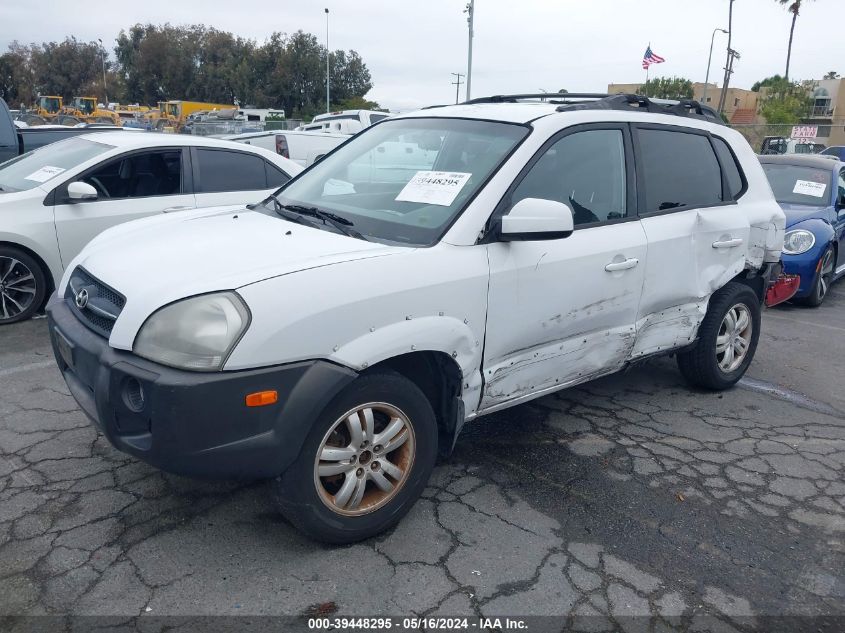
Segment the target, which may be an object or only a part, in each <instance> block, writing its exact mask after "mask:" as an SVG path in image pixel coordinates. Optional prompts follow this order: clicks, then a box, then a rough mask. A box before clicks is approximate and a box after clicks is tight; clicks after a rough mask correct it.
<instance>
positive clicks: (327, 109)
mask: <svg viewBox="0 0 845 633" xmlns="http://www.w3.org/2000/svg"><path fill="white" fill-rule="evenodd" d="M329 57H331V52H330V51H329V9H328V7H327V8H326V114H328V113H329V112H331V105H330V104H331V100H330V99H329Z"/></svg>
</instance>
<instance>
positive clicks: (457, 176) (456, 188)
mask: <svg viewBox="0 0 845 633" xmlns="http://www.w3.org/2000/svg"><path fill="white" fill-rule="evenodd" d="M470 176H472V174H467V173H465V172H452V171H418V172H417V173H416V174H414V177H413V178H411V180H410V181H409V182H408V184H407V185H405V187H404V188H403V189H402V191H400V192H399V195H398V196H396V201H397V202H421V203H423V204H436V205H440V206H443V207H448V206H450V205H451V204H452V203H453V202H454V201H455V198H457V197H458V194H459V193H460V192H461V189H463V188H464V185H465V184H466V183H467V180H469V178H470Z"/></svg>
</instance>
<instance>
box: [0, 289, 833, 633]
mask: <svg viewBox="0 0 845 633" xmlns="http://www.w3.org/2000/svg"><path fill="white" fill-rule="evenodd" d="M46 330H47V324H46V321H44V320H43V319H42V320H35V321H31V322H27V323H22V324H17V325H14V326H8V327H5V328H2V330H0V617H2V616H24V615H30V616H33V615H50V614H52V615H67V614H74V615H98V616H116V617H118V618H119V621H120V622H122V623H125V624H128V625H134V626H136V627H138V630H149V627H148V628H147V629H143V628H142V627H143V623H144V621H145V618H152V617H154V616H207V615H228V616H234V615H250V616H257V615H303V614H306V615H307V614H320V615H328V616H335V615H364V616H375V615H392V616H404V615H412V614H424V615H437V614H444V615H451V616H455V615H472V616H482V615H483V616H497V615H502V616H508V615H510V616H518V615H549V616H557V617H555V618H553V619H549V620H545V621H544V623H545V624H544V626H545V627H546V628H548V630H561V629H563V628H564V627H567V628H574V629H585V630H591V631H598V630H619V629H624V630H634V629H636V630H649V627H652V628H651V630H663V629H685V630H721V631H731V630H753V629H755V628H757V629H760V628H764V629H770V628H774V627H771V626H769V625H767V624H766V623H769V624H771V622H773V621H774V620H771V618H773V617H775V618H776V617H783V616H806V617H813V616H839V617H845V574H843V569H845V541H843V539H845V390H843V389H842V377H843V375H845V355H843V353H842V352H843V349H845V348H844V347H843V344H842V340H843V337H845V284H841V285H840V287H838V288H837V287H835V288H834V289H833V293H832V294H831V295H830V297H829V298H828V300H827V302H826V303H825V305H823V306H822V307H821V308H820V309H816V310H813V309H802V308H798V307H792V306H786V307H783V308H777V309H774V310H769V311H767V312H766V313H765V314H764V327H763V334H762V336H761V340H760V347H759V349H758V352H757V357H756V360H755V362H754V364H753V365H752V367H751V369H750V371H749V374H748V380H746V381H744V383H743V384H742V386H740V387H738V388H735V389H732V390H730V391H727V392H724V393H718V394H717V393H708V392H702V391H695V390H691V389H690V388H688V387H687V386H686V385H685V384H684V383H683V382H682V380H681V378H680V375H679V374H678V372H677V371H676V370H675V366H674V362H673V361H671V360H670V359H656V360H652V361H648V362H646V363H644V364H641V365H638V366H635V367H633V368H632V369H630V370H629V371H627V372H625V373H623V374H620V375H617V376H611V377H608V378H605V379H602V380H599V381H597V382H593V383H590V384H588V385H585V386H584V387H582V388H577V389H573V390H568V391H563V392H560V393H558V394H556V395H553V396H550V397H545V398H542V399H540V400H537V401H534V402H533V403H530V404H527V405H523V406H519V407H516V408H513V409H510V410H507V411H504V412H501V413H498V414H494V415H491V416H489V417H486V418H483V419H480V420H478V421H476V422H473V423H470V424H468V425H467V427H466V428H465V431H464V433H463V434H462V435H461V437H460V439H459V441H458V444H457V448H456V451H455V453H454V454H453V455H452V456H451V457H450V458H449V459H448V460H445V461H442V462H441V464H440V465H439V466H438V467H437V469H436V470H435V473H434V476H433V478H432V481H431V483H430V486H429V487H428V488H427V489H426V491H425V494H424V498H423V499H421V500H420V501H419V502H418V503H417V504H416V506H415V507H414V508H413V510H412V511H411V513H410V514H409V515H408V516H407V517H406V518H405V519H404V520H403V521H402V523H401V524H400V525H399V526H398V527H396V528H395V529H394V530H392V531H391V532H389V533H387V534H385V535H382V536H380V537H378V538H374V539H371V540H369V541H366V542H363V543H359V544H356V545H352V546H345V547H329V546H324V545H320V544H316V543H314V542H312V541H310V540H309V539H308V538H307V537H305V536H303V535H302V534H300V533H298V532H297V531H296V530H294V529H293V528H292V527H291V526H290V525H289V524H287V523H286V522H285V520H284V519H283V518H281V517H280V515H279V514H278V513H277V511H276V509H275V507H274V504H273V500H272V495H271V493H270V489H269V486H268V485H267V484H266V483H264V482H255V483H249V484H243V483H240V484H239V483H220V482H216V483H209V482H204V481H196V480H190V479H184V478H180V477H176V476H171V475H166V474H163V473H161V472H159V471H157V470H155V469H154V468H152V467H150V466H147V465H145V464H143V463H141V462H138V461H136V460H134V459H132V458H130V457H127V456H126V455H123V454H122V453H120V452H118V451H116V450H115V449H113V448H112V447H111V446H110V445H109V444H108V443H107V442H106V441H105V439H104V438H103V437H102V436H98V435H97V433H96V432H95V430H94V428H93V427H92V426H91V424H89V422H88V421H87V419H86V418H85V416H84V415H83V414H82V413H81V412H80V411H79V410H78V408H77V406H76V404H75V403H74V401H73V399H72V398H71V397H70V396H69V395H68V391H67V389H66V387H65V385H64V383H63V381H62V379H61V376H60V375H59V372H58V370H57V369H56V368H55V365H54V363H53V360H52V355H51V352H50V348H49V342H48V337H47V331H46ZM644 615H645V616H650V618H649V619H646V618H639V619H638V618H630V617H628V616H644ZM3 622H5V623H6V624H7V625H8V626H9V627H10V628H13V627H14V626H15V625H16V622H17V623H20V622H21V621H20V620H16V619H15V618H8V617H7V618H6V619H5V620H0V629H2V628H3ZM704 622H706V623H708V624H707V625H706V626H704V625H703V624H702V623H704ZM840 622H841V620H840ZM637 627H639V628H637ZM840 630H841V629H840Z"/></svg>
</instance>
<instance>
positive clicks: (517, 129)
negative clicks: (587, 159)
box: [267, 118, 528, 246]
mask: <svg viewBox="0 0 845 633" xmlns="http://www.w3.org/2000/svg"><path fill="white" fill-rule="evenodd" d="M527 134H528V128H527V127H524V126H522V125H515V124H510V123H496V122H490V121H472V120H463V119H446V118H431V119H394V120H388V121H384V122H382V123H380V124H379V125H377V126H375V127H373V128H370V129H368V130H367V131H365V132H363V133H361V134H360V135H359V136H356V137H354V138H353V139H351V140H350V141H348V142H347V143H346V144H344V145H343V146H341V147H340V148H339V149H338V150H337V151H335V152H334V153H332V154H330V155H329V156H327V157H326V158H324V159H323V160H321V161H320V162H318V163H316V164H314V165H313V166H312V167H311V168H310V169H308V170H307V171H306V172H304V173H303V174H302V175H301V176H300V177H299V178H298V179H297V180H295V181H293V182H291V183H290V185H288V186H287V187H285V188H284V189H282V190H281V191H280V192H279V194H278V200H279V202H281V203H282V204H284V205H296V206H300V207H316V208H318V209H319V210H321V211H327V212H330V213H332V214H335V215H336V216H340V217H341V218H342V219H344V220H346V221H348V222H350V223H351V224H350V226H354V228H355V231H357V232H358V233H360V234H361V235H363V236H364V237H365V238H366V239H374V240H376V241H383V242H388V243H394V244H407V245H414V246H429V245H431V244H434V243H435V242H437V240H439V239H440V237H441V236H442V235H443V233H444V232H445V230H446V229H447V228H448V227H449V226H450V224H451V222H452V220H454V218H455V217H457V215H458V214H459V213H460V212H461V211H462V210H463V207H464V205H466V203H467V202H468V201H469V200H470V199H471V198H472V196H473V195H474V194H475V192H476V191H477V190H478V189H479V188H480V187H481V186H482V185H483V184H484V183H485V182H486V180H487V179H488V178H489V176H490V175H491V174H492V173H493V171H494V170H495V169H496V168H497V167H498V165H499V164H500V163H501V162H502V161H503V160H504V159H505V158H506V157H507V156H508V154H509V153H510V152H511V150H512V149H513V148H514V147H515V146H516V145H517V144H518V143H519V142H520V141H521V140H522V139H523V138H525V136H526V135H527ZM274 206H275V202H274V201H273V200H269V201H268V202H267V207H268V208H269V209H273V208H274Z"/></svg>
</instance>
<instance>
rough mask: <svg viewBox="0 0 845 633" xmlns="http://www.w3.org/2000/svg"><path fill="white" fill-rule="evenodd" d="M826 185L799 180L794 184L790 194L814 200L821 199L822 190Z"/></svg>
mask: <svg viewBox="0 0 845 633" xmlns="http://www.w3.org/2000/svg"><path fill="white" fill-rule="evenodd" d="M825 189H827V185H826V184H824V183H823V182H813V181H812V180H799V181H797V182H796V183H795V188H794V189H793V190H792V193H799V194H801V195H802V196H813V197H814V198H821V197H822V196H824V190H825Z"/></svg>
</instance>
